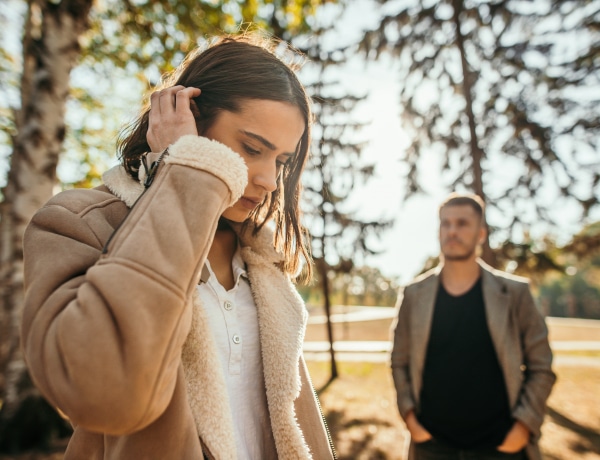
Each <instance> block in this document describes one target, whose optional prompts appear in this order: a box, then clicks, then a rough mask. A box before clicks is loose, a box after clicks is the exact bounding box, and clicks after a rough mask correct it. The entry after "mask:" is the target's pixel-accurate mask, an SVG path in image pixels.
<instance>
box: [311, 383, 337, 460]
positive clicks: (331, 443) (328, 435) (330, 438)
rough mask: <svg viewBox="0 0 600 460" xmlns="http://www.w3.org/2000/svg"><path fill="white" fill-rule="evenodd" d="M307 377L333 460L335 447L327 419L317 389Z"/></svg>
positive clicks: (334, 459)
mask: <svg viewBox="0 0 600 460" xmlns="http://www.w3.org/2000/svg"><path fill="white" fill-rule="evenodd" d="M307 377H308V378H309V382H310V386H311V388H312V391H313V394H314V395H315V399H316V400H317V407H318V408H319V413H320V414H321V419H322V420H323V425H325V432H326V433H327V442H328V443H329V447H330V449H331V454H332V455H333V460H337V458H338V457H337V453H336V451H335V447H334V445H333V439H332V437H331V432H330V431H329V425H327V420H326V419H325V415H324V414H323V408H322V407H321V401H320V400H319V395H318V394H317V390H316V389H315V387H314V385H313V383H312V380H311V379H310V376H307Z"/></svg>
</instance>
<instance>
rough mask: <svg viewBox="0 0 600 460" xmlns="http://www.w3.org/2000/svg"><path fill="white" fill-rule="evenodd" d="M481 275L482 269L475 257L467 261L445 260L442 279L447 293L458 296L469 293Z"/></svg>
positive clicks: (441, 274)
mask: <svg viewBox="0 0 600 460" xmlns="http://www.w3.org/2000/svg"><path fill="white" fill-rule="evenodd" d="M480 274H481V268H480V266H479V264H478V263H477V259H476V258H475V257H473V258H469V259H467V260H445V261H444V265H443V267H442V271H441V273H440V278H441V281H442V284H443V286H444V289H446V292H448V293H449V294H451V295H454V296H457V295H462V294H464V293H466V292H468V291H469V289H471V288H472V287H473V285H474V284H475V283H476V282H477V280H478V279H479V276H480Z"/></svg>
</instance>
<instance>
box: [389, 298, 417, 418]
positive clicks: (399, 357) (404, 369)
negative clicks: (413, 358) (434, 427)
mask: <svg viewBox="0 0 600 460" xmlns="http://www.w3.org/2000/svg"><path fill="white" fill-rule="evenodd" d="M410 308H411V307H410V287H406V288H404V289H402V290H401V291H399V293H398V300H397V302H396V309H397V316H396V318H395V320H394V322H393V323H392V326H391V330H392V331H393V347H392V356H391V365H392V377H393V379H394V387H395V389H396V398H397V403H398V410H399V411H400V415H401V416H402V418H404V419H405V420H406V416H407V415H408V413H409V412H410V411H411V410H414V408H415V406H416V403H415V399H414V397H413V395H412V389H411V388H412V385H411V377H410V325H409V318H410V315H409V313H410Z"/></svg>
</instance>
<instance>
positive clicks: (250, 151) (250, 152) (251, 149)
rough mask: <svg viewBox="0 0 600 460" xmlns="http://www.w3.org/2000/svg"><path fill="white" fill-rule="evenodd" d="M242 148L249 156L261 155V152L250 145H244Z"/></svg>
mask: <svg viewBox="0 0 600 460" xmlns="http://www.w3.org/2000/svg"><path fill="white" fill-rule="evenodd" d="M242 146H243V147H244V151H245V152H246V153H247V154H248V155H252V156H254V155H259V154H260V150H257V149H255V148H254V147H252V146H250V145H248V144H242Z"/></svg>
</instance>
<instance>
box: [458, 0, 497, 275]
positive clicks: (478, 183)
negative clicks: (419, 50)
mask: <svg viewBox="0 0 600 460" xmlns="http://www.w3.org/2000/svg"><path fill="white" fill-rule="evenodd" d="M452 6H453V8H454V13H453V20H454V27H455V29H456V44H457V46H458V49H459V52H460V61H461V65H462V73H463V93H464V96H465V105H466V107H465V110H466V112H467V117H468V119H469V133H470V136H471V158H472V160H473V163H472V166H471V170H472V173H473V192H474V193H475V194H476V195H479V196H480V197H481V199H482V200H483V201H484V202H485V201H486V196H485V193H484V191H483V170H482V167H481V162H482V161H483V157H484V154H483V151H482V150H481V148H480V147H479V141H478V138H477V131H476V123H475V115H474V114H473V93H472V91H473V82H472V73H471V71H470V69H469V63H468V62H467V57H466V53H465V40H464V37H463V34H462V31H461V30H460V25H461V23H460V14H461V13H462V11H463V0H454V1H453V2H452ZM486 226H487V222H486ZM488 230H489V227H488ZM481 258H482V259H483V260H484V261H485V262H487V263H488V264H490V265H491V266H495V265H496V260H495V259H496V258H495V256H494V253H493V252H492V249H491V248H490V240H489V231H488V236H487V237H486V239H485V242H484V244H483V248H482V254H481Z"/></svg>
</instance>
